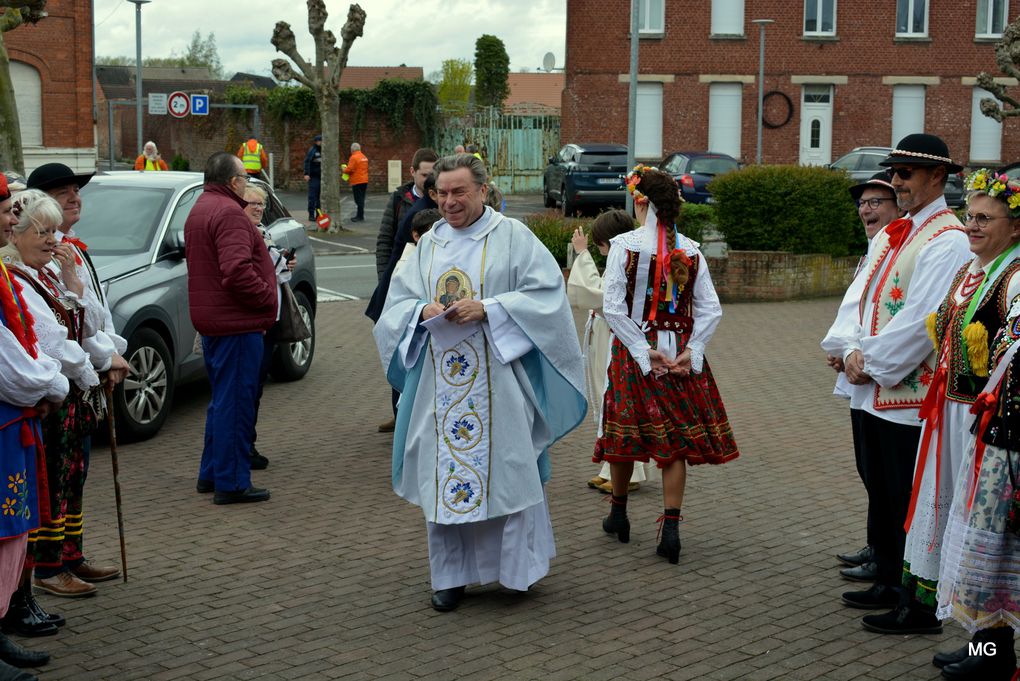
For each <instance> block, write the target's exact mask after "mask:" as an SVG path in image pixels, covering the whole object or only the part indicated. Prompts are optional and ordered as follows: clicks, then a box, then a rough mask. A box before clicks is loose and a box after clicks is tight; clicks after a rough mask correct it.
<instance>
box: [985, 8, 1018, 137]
mask: <svg viewBox="0 0 1020 681" xmlns="http://www.w3.org/2000/svg"><path fill="white" fill-rule="evenodd" d="M995 63H996V65H997V66H998V67H999V70H1000V71H1002V72H1003V73H1004V74H1006V75H1007V76H1009V77H1010V78H1020V19H1017V20H1016V21H1014V22H1013V23H1011V24H1010V25H1009V26H1007V27H1006V30H1005V31H1003V32H1002V38H1001V39H1000V40H999V42H997V43H996V44H995ZM977 84H978V85H979V86H980V87H981V88H983V89H985V90H988V91H989V92H991V93H992V96H994V97H995V99H992V98H991V97H985V98H984V99H982V100H981V104H980V106H981V113H983V114H984V115H986V116H988V117H989V118H994V119H995V120H997V121H999V122H1000V123H1001V122H1002V121H1003V120H1005V119H1006V118H1008V117H1010V116H1020V102H1017V100H1016V99H1014V98H1013V97H1010V96H1009V94H1007V92H1006V86H1005V85H1002V84H1001V83H996V82H995V79H994V78H993V77H992V75H991V74H989V73H986V72H984V71H982V72H981V73H979V74H978V77H977ZM1007 106H1008V107H1009V108H1006V107H1007Z"/></svg>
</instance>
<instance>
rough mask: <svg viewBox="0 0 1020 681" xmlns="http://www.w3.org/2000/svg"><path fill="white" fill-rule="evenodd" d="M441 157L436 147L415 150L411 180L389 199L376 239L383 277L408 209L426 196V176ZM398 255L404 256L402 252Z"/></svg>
mask: <svg viewBox="0 0 1020 681" xmlns="http://www.w3.org/2000/svg"><path fill="white" fill-rule="evenodd" d="M438 160H439V156H438V155H437V154H436V152H434V151H433V150H432V149H428V148H422V149H419V150H418V151H416V152H414V156H413V157H412V158H411V181H410V182H405V183H404V184H402V185H400V186H399V187H397V189H396V191H394V192H393V193H392V194H391V195H390V200H389V201H388V202H387V203H386V210H385V211H383V218H382V224H380V225H379V237H378V238H377V239H376V242H375V270H376V274H377V275H378V277H379V279H380V280H382V278H383V274H385V272H386V266H387V265H388V264H389V262H390V255H391V254H392V253H393V248H394V243H393V240H394V238H395V237H396V233H397V227H399V226H400V222H401V220H402V219H403V217H404V213H405V212H406V211H407V209H408V208H410V207H411V206H413V205H414V202H415V201H417V200H418V199H420V198H421V197H423V196H425V191H424V189H422V187H424V185H425V178H426V177H428V176H429V174H431V173H432V166H434V165H435V164H436V161H438ZM397 257H398V258H399V257H400V254H399V253H398V254H397Z"/></svg>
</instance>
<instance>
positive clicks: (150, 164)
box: [145, 158, 162, 170]
mask: <svg viewBox="0 0 1020 681" xmlns="http://www.w3.org/2000/svg"><path fill="white" fill-rule="evenodd" d="M145 169H146V170H162V168H160V167H159V164H158V163H156V162H155V161H153V160H151V159H148V158H147V159H145Z"/></svg>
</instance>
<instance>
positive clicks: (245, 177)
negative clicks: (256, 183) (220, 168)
mask: <svg viewBox="0 0 1020 681" xmlns="http://www.w3.org/2000/svg"><path fill="white" fill-rule="evenodd" d="M234 177H241V178H244V181H245V182H248V181H249V180H251V177H249V175H248V173H239V174H237V175H234Z"/></svg>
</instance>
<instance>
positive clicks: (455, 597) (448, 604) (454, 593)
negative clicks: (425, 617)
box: [432, 586, 464, 612]
mask: <svg viewBox="0 0 1020 681" xmlns="http://www.w3.org/2000/svg"><path fill="white" fill-rule="evenodd" d="M463 599H464V587H462V586H455V587H453V588H452V589H440V590H439V591H433V592H432V609H433V610H436V611H438V612H450V611H451V610H456V609H457V606H458V605H460V602H461V601H462V600H463Z"/></svg>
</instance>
